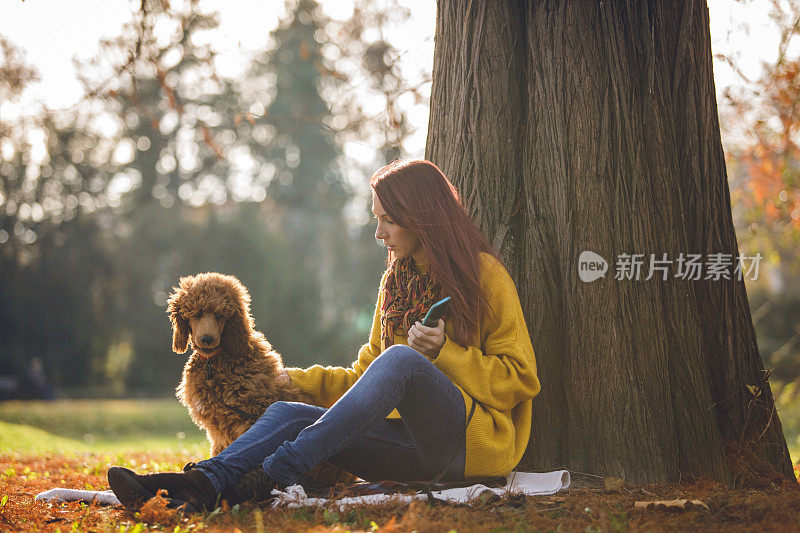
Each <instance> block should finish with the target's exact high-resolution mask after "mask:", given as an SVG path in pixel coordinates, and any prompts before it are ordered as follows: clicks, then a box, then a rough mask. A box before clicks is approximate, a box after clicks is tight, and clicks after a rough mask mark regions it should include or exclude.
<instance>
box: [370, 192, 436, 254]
mask: <svg viewBox="0 0 800 533" xmlns="http://www.w3.org/2000/svg"><path fill="white" fill-rule="evenodd" d="M372 214H373V215H374V217H375V218H376V219H377V220H378V227H377V228H376V229H375V238H376V239H378V240H379V241H383V244H385V245H386V247H387V248H389V251H391V252H394V254H395V256H397V258H398V259H403V258H405V257H408V256H410V255H413V256H414V261H416V262H417V263H419V262H423V263H424V262H426V260H425V252H424V251H423V249H422V246H421V245H420V242H419V235H417V234H416V233H414V232H413V231H411V230H409V229H406V228H401V227H400V226H398V225H397V223H395V221H394V220H393V219H392V218H391V217H389V215H388V214H386V211H384V210H383V206H382V205H381V201H380V200H379V199H378V195H377V194H375V191H372Z"/></svg>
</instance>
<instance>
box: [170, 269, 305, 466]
mask: <svg viewBox="0 0 800 533" xmlns="http://www.w3.org/2000/svg"><path fill="white" fill-rule="evenodd" d="M167 303H168V306H167V313H168V314H169V317H170V320H171V322H172V349H173V350H174V351H175V352H176V353H179V354H182V353H186V350H187V349H188V347H189V343H190V342H191V344H192V347H193V352H192V354H191V356H190V357H189V360H188V361H187V362H186V365H185V366H184V367H183V378H182V379H181V382H180V385H178V387H177V389H176V391H177V392H176V396H177V397H178V399H180V401H181V403H182V404H183V405H185V406H186V407H187V408H188V409H189V414H190V415H191V417H192V420H193V421H194V423H195V424H197V425H198V426H199V427H200V428H202V429H204V430H205V431H206V435H207V436H208V441H209V442H210V443H211V455H212V456H213V455H217V454H219V453H220V452H221V451H222V450H224V449H225V448H226V447H227V446H228V445H229V444H230V443H231V442H233V441H234V440H235V439H236V438H237V437H238V436H239V435H241V434H242V433H244V432H245V431H246V430H247V429H248V428H249V427H250V426H251V425H252V424H253V422H255V420H256V419H258V417H259V416H261V414H263V413H264V411H265V410H266V409H267V407H268V406H269V405H270V404H271V403H273V402H276V401H279V400H283V401H296V402H305V403H311V399H310V398H309V397H308V396H307V395H306V394H304V393H303V392H301V391H299V390H297V389H294V388H292V386H291V380H289V379H288V376H285V374H284V371H283V361H282V359H281V356H280V354H279V353H278V352H276V351H275V350H273V349H272V345H270V343H269V342H267V339H266V338H265V337H264V335H263V334H262V333H261V332H259V331H254V330H253V319H252V317H251V316H250V294H249V293H248V292H247V289H246V288H245V287H244V285H242V284H241V283H240V282H239V280H238V279H236V278H235V277H233V276H227V275H224V274H217V273H213V272H208V273H205V274H197V275H195V276H186V277H182V278H181V279H180V286H178V287H174V288H173V292H172V294H171V295H170V297H169V300H168V301H167Z"/></svg>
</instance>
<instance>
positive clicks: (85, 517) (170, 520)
mask: <svg viewBox="0 0 800 533" xmlns="http://www.w3.org/2000/svg"><path fill="white" fill-rule="evenodd" d="M171 460H172V461H173V463H175V462H179V460H180V458H178V459H175V458H173V459H171ZM126 462H127V463H128V465H131V466H134V465H136V464H138V465H139V468H138V470H139V471H147V469H148V468H150V470H152V469H154V468H155V469H161V468H160V467H159V466H158V465H159V463H158V462H154V460H153V457H152V456H146V455H142V456H133V457H126ZM112 464H114V458H110V457H105V456H102V455H87V456H63V457H42V456H23V457H17V456H0V531H58V530H60V531H122V530H124V531H127V532H133V531H136V532H139V531H148V530H163V531H170V532H173V533H178V532H181V531H190V530H191V531H240V532H244V531H259V532H260V531H290V532H291V531H309V530H312V531H315V532H316V531H320V532H322V531H419V532H426V531H452V530H455V531H458V532H466V531H495V532H500V531H508V532H512V531H581V532H594V531H693V530H701V529H702V530H703V531H704V532H706V531H707V532H713V531H800V490H798V485H797V483H794V482H790V481H784V482H781V481H778V482H777V483H776V482H775V481H773V482H769V483H768V484H762V485H764V486H761V487H760V488H757V489H756V488H739V489H731V488H727V487H724V486H721V485H719V484H715V483H710V482H704V481H698V480H694V481H690V482H687V483H682V484H680V485H648V486H644V487H629V486H621V481H620V482H618V483H608V480H606V483H605V484H604V483H603V482H602V480H600V481H599V482H593V481H592V480H591V479H589V478H588V477H587V478H584V479H581V476H580V475H578V474H576V475H573V480H574V481H575V483H574V486H575V487H583V488H573V489H570V490H568V491H565V492H561V493H558V494H556V495H553V496H542V497H527V498H525V497H506V498H502V499H500V500H498V501H494V502H491V501H486V502H480V503H477V504H475V505H473V506H472V507H453V506H431V505H429V504H427V503H422V502H418V503H414V504H412V505H410V506H408V505H384V506H380V507H360V508H353V509H350V510H347V511H345V512H341V511H339V510H338V509H334V508H332V507H331V508H328V509H322V508H320V509H308V508H305V509H273V508H271V507H270V505H269V504H268V503H264V504H262V505H255V504H242V505H241V506H236V507H234V508H233V509H227V508H226V509H223V510H217V511H215V512H213V513H206V514H196V515H190V516H183V515H181V514H179V513H177V512H174V511H167V510H166V509H165V508H164V507H163V502H158V501H157V500H151V502H150V505H148V506H147V507H146V508H145V509H143V510H142V511H141V512H139V513H131V512H129V511H126V510H124V509H122V508H116V507H110V506H101V505H97V504H92V505H86V504H81V503H45V502H36V501H34V496H35V495H36V494H37V493H38V492H41V491H43V490H47V489H50V488H53V487H72V488H82V489H92V490H104V489H107V488H108V486H107V482H106V477H105V474H106V469H107V468H108V467H109V466H111V465H112ZM162 464H168V461H167V462H165V463H162ZM145 465H155V467H153V466H149V467H147V466H145ZM134 468H136V467H135V466H134ZM143 469H144V470H143ZM595 481H597V480H595ZM592 485H595V488H589V487H591V486H592ZM675 499H689V500H699V502H702V504H705V505H706V506H707V507H708V509H707V510H706V509H705V508H704V507H703V506H702V504H696V505H689V506H688V508H678V509H666V508H655V507H651V508H647V509H639V508H637V507H636V502H648V501H656V500H675Z"/></svg>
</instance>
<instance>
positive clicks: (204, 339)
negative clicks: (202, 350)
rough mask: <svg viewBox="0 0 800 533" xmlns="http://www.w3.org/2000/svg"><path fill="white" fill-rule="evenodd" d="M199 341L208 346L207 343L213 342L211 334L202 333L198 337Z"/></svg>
mask: <svg viewBox="0 0 800 533" xmlns="http://www.w3.org/2000/svg"><path fill="white" fill-rule="evenodd" d="M200 342H202V343H203V344H205V345H206V346H208V345H209V344H211V343H212V342H214V337H212V336H211V335H203V336H202V337H200Z"/></svg>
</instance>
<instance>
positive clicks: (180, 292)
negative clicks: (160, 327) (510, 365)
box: [167, 276, 194, 353]
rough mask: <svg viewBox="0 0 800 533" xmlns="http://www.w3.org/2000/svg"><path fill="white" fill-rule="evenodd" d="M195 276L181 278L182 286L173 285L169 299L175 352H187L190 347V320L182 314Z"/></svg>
mask: <svg viewBox="0 0 800 533" xmlns="http://www.w3.org/2000/svg"><path fill="white" fill-rule="evenodd" d="M193 281H194V278H192V277H191V276H189V277H186V278H181V281H180V287H173V288H172V291H173V292H172V294H171V295H170V297H169V299H168V300H167V314H168V315H169V320H170V322H171V323H172V350H173V351H174V352H175V353H186V350H188V349H189V334H190V333H191V330H190V328H189V320H188V319H186V318H185V317H184V316H183V315H182V314H181V309H182V307H183V302H182V301H183V299H184V298H185V297H186V294H187V291H188V288H189V286H190V285H192V282H193Z"/></svg>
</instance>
